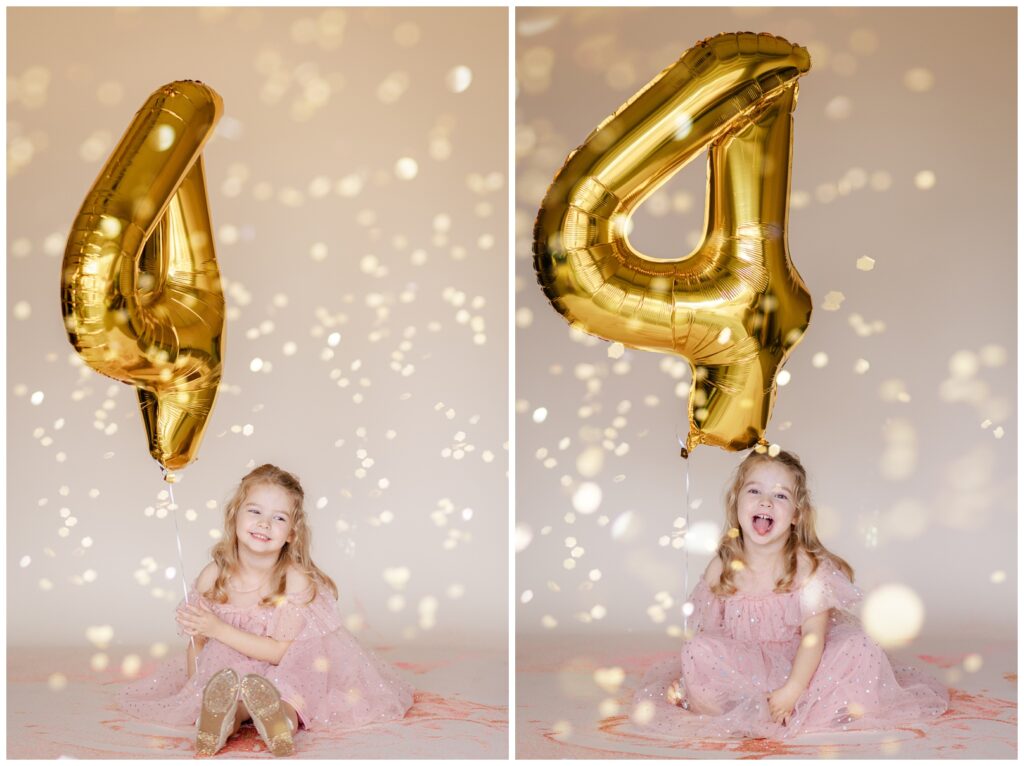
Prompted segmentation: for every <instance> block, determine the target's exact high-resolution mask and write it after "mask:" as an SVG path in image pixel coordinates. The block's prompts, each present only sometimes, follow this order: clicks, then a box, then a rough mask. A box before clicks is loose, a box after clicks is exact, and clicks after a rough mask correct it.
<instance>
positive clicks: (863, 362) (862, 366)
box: [853, 359, 871, 375]
mask: <svg viewBox="0 0 1024 766" xmlns="http://www.w3.org/2000/svg"><path fill="white" fill-rule="evenodd" d="M870 369H871V363H870V362H869V361H868V360H867V359H858V360H857V361H856V362H854V365H853V371H854V372H856V373H857V374H858V375H863V374H864V373H866V372H867V371H868V370H870Z"/></svg>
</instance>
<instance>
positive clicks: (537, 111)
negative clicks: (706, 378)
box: [516, 8, 1017, 651]
mask: <svg viewBox="0 0 1024 766" xmlns="http://www.w3.org/2000/svg"><path fill="white" fill-rule="evenodd" d="M744 30H751V31H755V32H760V31H764V32H771V33H773V34H776V35H781V36H783V37H786V38H787V39H789V40H791V41H793V42H798V43H801V44H803V45H806V46H807V47H808V48H809V49H810V52H811V59H812V68H811V71H810V73H809V74H808V75H807V76H806V77H804V78H803V79H802V80H801V86H800V100H799V106H798V108H797V111H796V115H795V129H794V153H793V178H792V197H791V212H790V229H789V243H790V250H791V252H792V255H793V260H794V262H795V264H796V266H797V268H798V270H799V271H800V273H801V274H802V275H803V277H804V279H805V281H806V283H807V285H808V286H809V288H810V290H811V293H812V296H813V298H814V303H815V309H814V315H813V317H812V320H811V325H810V329H809V331H808V333H807V335H806V337H805V339H804V341H803V343H802V344H801V345H800V346H799V347H798V348H797V350H796V351H795V353H794V355H793V356H792V357H791V359H790V361H789V363H788V364H787V367H786V369H787V371H788V372H789V373H791V376H792V377H791V379H790V381H789V383H788V384H787V385H785V386H783V387H781V388H780V389H779V392H778V396H777V399H776V405H775V411H774V414H773V418H772V421H771V423H770V425H769V429H768V432H767V436H768V438H769V439H770V440H771V441H772V442H775V443H778V444H780V445H781V446H783V447H784V448H786V449H790V450H793V451H795V452H796V453H797V454H799V455H800V456H801V457H802V458H803V460H804V462H805V465H806V467H807V469H808V472H809V476H810V481H811V487H812V491H813V492H814V496H815V497H816V500H817V503H818V505H819V511H820V520H819V532H820V535H821V538H822V540H823V542H824V543H825V544H826V546H828V547H829V548H830V549H831V550H833V551H835V552H836V553H838V554H840V555H842V556H843V557H845V558H846V559H847V560H848V561H849V562H850V563H851V564H852V565H853V567H854V569H855V570H856V582H857V583H858V584H859V585H860V586H861V587H863V588H864V589H865V590H866V591H868V592H869V593H870V592H872V591H873V590H874V589H875V588H877V587H878V586H880V585H882V584H885V583H900V584H903V585H906V586H908V587H909V588H910V589H912V590H913V591H914V592H915V593H916V594H917V595H918V596H919V598H920V600H921V602H922V604H923V607H924V625H923V630H924V631H925V632H928V633H932V634H936V633H937V634H942V633H947V634H954V633H955V634H959V635H964V634H967V635H971V636H975V637H978V638H979V641H978V642H977V643H975V644H973V645H974V646H975V647H977V650H979V651H981V650H982V647H983V646H984V642H983V640H980V639H981V637H984V636H992V637H1002V638H1007V637H1009V638H1013V637H1014V636H1015V633H1016V628H1015V626H1016V623H1017V610H1016V604H1017V595H1016V582H1017V556H1016V539H1017V512H1016V508H1017V500H1016V490H1017V488H1016V479H1015V475H1016V465H1017V454H1016V447H1015V445H1016V443H1017V431H1016V427H1015V423H1016V385H1015V378H1014V369H1015V368H1016V348H1017V337H1016V333H1015V321H1014V320H1015V317H1016V312H1017V305H1016V286H1017V274H1016V252H1017V247H1016V241H1015V231H1016V219H1015V212H1016V210H1017V201H1016V189H1017V181H1016V176H1015V168H1016V167H1017V156H1016V149H1015V147H1016V135H1017V133H1016V125H1015V115H1016V113H1017V109H1016V97H1015V95H1016V93H1017V83H1016V77H1015V73H1016V71H1017V64H1016V45H1015V40H1016V10H1015V9H1012V8H1004V9H982V10H968V9H953V8H948V9H930V8H918V9H879V8H873V9H859V8H843V9H811V8H809V9H802V8H801V9H794V8H788V9H787V8H780V9H769V8H761V9H742V10H741V9H729V8H720V9H702V8H675V9H669V8H660V9H622V8H604V9H585V8H577V9H542V8H528V9H520V10H519V11H518V12H517V16H516V32H517V38H516V40H517V42H516V59H517V80H518V99H517V106H516V156H517V186H516V232H517V239H518V242H517V247H516V255H517V259H516V274H517V276H516V324H517V335H516V337H517V341H516V397H517V401H516V412H517V416H516V434H517V456H516V457H517V476H516V479H517V499H516V503H517V515H516V522H517V548H518V549H519V553H518V554H517V557H516V559H517V575H516V577H517V591H518V593H519V601H520V603H519V605H518V617H517V630H518V631H520V632H523V633H535V632H537V633H543V632H545V631H548V632H550V634H551V635H552V636H553V637H554V636H557V635H567V634H573V633H578V634H582V635H584V636H585V635H593V634H595V633H598V632H606V631H668V632H669V634H670V635H676V636H678V635H679V633H680V628H681V626H682V617H681V614H680V605H681V603H682V601H683V598H684V596H685V592H684V582H687V580H688V583H689V587H692V586H693V584H694V582H695V578H696V577H698V576H699V575H700V573H701V572H703V570H704V568H705V567H706V565H707V563H708V561H709V559H710V555H711V554H710V553H708V552H707V550H706V549H705V550H703V551H695V552H693V553H690V554H689V574H688V578H687V576H686V573H685V571H684V566H683V565H684V551H683V550H682V549H680V548H677V547H675V546H676V545H678V544H680V543H681V542H682V541H681V539H679V533H680V527H679V526H678V525H679V523H680V522H679V521H678V520H679V519H682V518H684V517H685V516H686V513H685V503H684V492H685V473H684V463H683V461H682V460H680V458H679V450H678V446H677V442H676V438H677V433H676V432H677V429H678V430H679V432H680V433H681V434H685V431H686V419H685V411H686V396H687V393H688V387H689V374H690V373H689V369H688V365H686V364H685V363H683V362H681V361H679V360H674V359H672V358H669V357H667V356H665V355H660V354H656V353H650V352H644V351H635V350H628V349H627V350H626V351H625V353H624V354H623V355H622V356H621V358H618V359H616V358H612V355H611V354H609V350H610V348H609V347H610V344H608V343H607V342H605V341H601V340H595V339H592V338H589V337H587V336H582V335H576V336H574V335H573V334H571V333H570V331H569V328H568V325H567V324H566V323H565V322H564V320H563V319H562V318H561V317H560V316H559V315H558V314H557V313H556V312H555V311H554V310H553V309H552V308H551V307H550V305H549V304H548V303H547V301H546V299H545V297H544V295H543V293H542V292H541V290H540V288H539V287H538V286H537V283H536V279H535V276H534V272H533V268H532V260H531V256H530V248H531V235H532V224H533V220H534V218H535V216H536V212H537V207H538V205H539V204H540V201H541V199H542V198H543V196H544V192H545V189H546V188H547V185H548V184H549V183H550V182H551V179H552V177H553V176H554V174H555V173H556V172H557V171H558V169H559V168H560V167H561V165H562V163H563V162H564V160H565V157H566V155H567V153H568V152H569V151H570V150H572V149H573V148H575V147H576V146H577V145H578V144H580V143H582V141H583V140H584V139H585V138H586V136H587V135H588V133H589V132H590V131H591V130H592V129H593V128H594V127H595V126H596V125H597V124H598V123H599V122H600V121H601V120H603V119H604V118H605V117H606V116H607V115H609V114H611V113H612V112H613V111H614V110H616V109H617V108H618V107H619V105H620V104H622V103H623V102H624V101H625V100H626V99H627V98H628V97H629V96H631V95H632V94H633V93H635V92H636V91H637V90H639V89H640V88H641V87H642V86H643V85H644V84H645V83H646V82H647V81H648V80H650V79H651V78H653V77H654V76H656V75H657V74H658V72H660V71H661V70H662V69H663V68H664V67H666V66H668V65H669V64H671V63H673V62H674V61H675V60H676V59H677V58H678V57H679V56H680V55H681V54H682V53H683V51H684V50H686V49H687V48H689V47H691V46H692V45H694V44H695V43H696V42H697V41H699V40H701V39H703V38H705V37H709V36H712V35H714V34H718V33H721V32H734V31H744ZM704 184H705V160H704V159H703V158H702V159H699V160H697V161H695V162H693V163H691V165H690V166H688V167H687V168H686V169H685V170H684V171H683V172H682V173H681V174H680V175H678V176H677V177H676V178H674V179H673V180H672V181H671V182H670V183H669V184H668V185H667V186H666V187H664V188H663V190H662V191H660V192H658V193H657V194H655V195H654V196H653V197H652V198H651V199H650V200H648V202H647V203H646V204H645V205H644V207H643V208H642V209H641V210H640V211H639V213H638V215H637V216H636V218H635V228H634V229H633V233H632V234H631V237H630V239H631V242H632V243H633V244H634V245H635V246H636V247H637V248H638V249H639V250H640V251H642V252H644V253H649V254H652V255H655V256H659V257H666V258H672V257H681V256H683V255H685V254H686V253H688V252H689V251H690V250H691V249H692V247H693V246H694V245H695V244H696V242H697V238H698V236H699V232H700V231H701V229H702V225H703V215H704V210H703V208H704ZM865 256H867V257H869V258H870V259H873V261H874V263H873V268H871V270H862V267H867V266H868V265H869V264H868V262H867V261H861V260H860V259H862V258H863V257H865ZM839 293H841V294H842V295H841V296H840V295H838V294H839ZM828 304H832V308H831V310H830V306H829V305H828ZM739 459H740V456H739V455H736V454H735V453H727V452H725V451H723V450H720V449H716V448H711V447H700V448H698V449H697V450H696V451H695V453H694V455H693V456H692V458H691V460H690V482H691V498H692V499H693V501H694V507H693V508H692V509H691V511H690V524H691V526H692V527H693V530H694V540H695V541H696V540H697V538H698V537H699V538H701V539H708V538H710V539H711V540H712V544H714V542H715V541H716V540H717V534H718V532H719V531H720V529H721V525H722V518H723V516H722V502H721V498H722V493H723V488H724V484H725V481H726V477H727V475H728V473H729V472H730V471H731V470H732V469H733V468H734V467H735V465H736V464H737V463H738V462H739ZM588 483H589V484H590V485H594V486H585V485H587V484H588ZM595 486H596V488H597V490H599V491H600V502H599V505H598V506H597V507H596V508H594V504H593V500H594V499H595V498H597V497H598V495H597V493H596V492H595V489H594V487H595ZM581 488H582V490H581ZM587 498H589V504H588V502H584V501H586V500H587ZM577 508H582V509H583V511H587V512H586V513H584V512H581V511H580V510H577Z"/></svg>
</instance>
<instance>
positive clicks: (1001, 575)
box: [988, 569, 1006, 585]
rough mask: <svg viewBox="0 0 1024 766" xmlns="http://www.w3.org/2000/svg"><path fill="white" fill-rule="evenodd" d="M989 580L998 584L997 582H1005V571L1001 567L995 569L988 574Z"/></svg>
mask: <svg viewBox="0 0 1024 766" xmlns="http://www.w3.org/2000/svg"><path fill="white" fill-rule="evenodd" d="M988 579H989V582H991V583H993V584H995V585H998V584H999V583H1002V582H1006V572H1004V571H1003V570H1002V569H997V570H996V571H994V572H993V573H992V574H991V575H989V578H988Z"/></svg>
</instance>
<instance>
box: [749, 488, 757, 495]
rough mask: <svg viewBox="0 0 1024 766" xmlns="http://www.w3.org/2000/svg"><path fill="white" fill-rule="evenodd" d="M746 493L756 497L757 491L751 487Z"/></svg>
mask: <svg viewBox="0 0 1024 766" xmlns="http://www.w3.org/2000/svg"><path fill="white" fill-rule="evenodd" d="M747 492H749V493H751V494H752V495H756V494H757V490H756V489H755V488H754V487H751V488H750V489H748V490H747Z"/></svg>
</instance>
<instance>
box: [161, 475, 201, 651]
mask: <svg viewBox="0 0 1024 766" xmlns="http://www.w3.org/2000/svg"><path fill="white" fill-rule="evenodd" d="M167 491H168V492H169V493H170V496H171V516H172V517H173V518H174V539H175V541H176V542H177V543H178V573H179V574H180V575H181V589H182V590H183V591H184V592H185V603H186V604H188V603H190V602H189V600H188V581H187V580H186V579H185V558H184V556H183V555H182V552H181V530H180V529H179V528H178V504H177V503H175V502H174V485H173V484H171V483H168V484H167ZM188 641H189V644H191V646H192V659H193V661H194V662H195V668H194V670H199V652H198V651H197V649H196V637H195V636H189V637H188Z"/></svg>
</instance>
